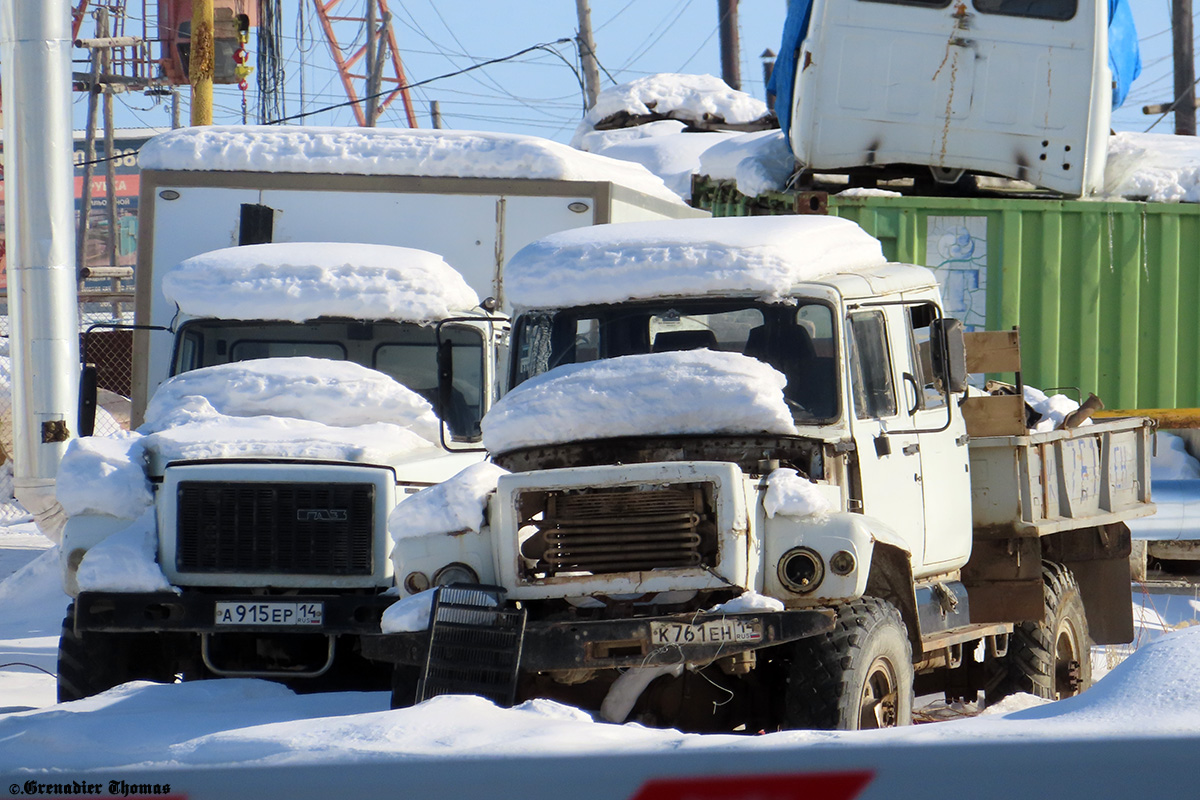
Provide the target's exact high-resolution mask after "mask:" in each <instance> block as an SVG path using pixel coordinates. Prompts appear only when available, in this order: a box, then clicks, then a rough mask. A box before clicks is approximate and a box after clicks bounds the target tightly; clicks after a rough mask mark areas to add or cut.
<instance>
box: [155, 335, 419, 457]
mask: <svg viewBox="0 0 1200 800" xmlns="http://www.w3.org/2000/svg"><path fill="white" fill-rule="evenodd" d="M199 400H203V401H204V402H203V403H202V404H197V403H196V401H199ZM214 413H215V414H221V415H224V416H228V417H257V416H268V415H271V416H277V417H291V418H294V419H301V420H308V421H310V422H317V423H320V424H322V425H333V426H342V427H345V426H353V425H368V424H373V423H376V422H386V423H390V424H394V425H401V426H403V427H407V428H412V429H413V430H414V431H416V432H417V433H418V434H419V435H421V436H422V437H423V438H425V439H428V440H429V441H431V442H433V441H437V439H438V421H437V417H436V416H435V415H434V413H433V407H432V406H431V405H430V404H429V403H428V402H427V401H426V400H425V398H423V397H421V395H419V394H417V393H416V392H414V391H412V390H411V389H409V388H408V387H406V386H404V385H402V384H400V383H398V382H397V381H395V380H393V379H392V378H391V377H389V376H387V375H385V374H383V373H382V372H378V371H376V370H373V369H368V368H367V367H364V366H361V365H359V364H355V363H354V362H352V361H333V360H329V359H323V358H307V357H303V356H298V357H294V358H262V359H257V360H254V361H237V362H234V363H231V364H217V365H214V366H211V367H204V368H202V369H197V370H192V371H191V372H185V373H183V374H181V375H176V376H175V377H173V378H171V379H170V380H168V381H166V382H164V383H163V384H162V385H161V386H160V387H159V388H158V391H156V392H155V393H154V397H152V398H151V399H150V403H149V405H147V407H146V422H145V424H144V425H142V427H141V428H139V431H140V432H142V433H155V432H157V431H161V430H165V429H167V428H170V427H173V426H175V425H178V424H186V423H187V422H192V421H196V420H198V419H208V418H210V417H211V415H212V414H214Z"/></svg>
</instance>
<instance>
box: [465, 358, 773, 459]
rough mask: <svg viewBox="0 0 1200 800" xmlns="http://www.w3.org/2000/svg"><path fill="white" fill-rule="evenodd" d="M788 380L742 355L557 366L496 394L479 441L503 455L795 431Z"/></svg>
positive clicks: (622, 359)
mask: <svg viewBox="0 0 1200 800" xmlns="http://www.w3.org/2000/svg"><path fill="white" fill-rule="evenodd" d="M786 384H787V378H785V377H784V376H783V374H782V373H780V372H777V371H776V370H774V369H772V368H771V367H769V366H767V365H766V364H764V363H762V362H761V361H757V360H755V359H753V358H749V357H747V356H744V355H742V354H741V353H725V352H714V351H711V350H689V351H683V352H669V353H648V354H645V355H634V356H620V357H618V358H610V359H605V360H603V361H593V362H589V363H586V364H571V365H567V366H562V367H557V368H555V369H552V370H550V371H549V372H546V373H544V374H542V375H539V376H537V377H534V378H531V379H529V380H527V381H525V382H524V383H522V384H521V385H520V386H518V387H516V388H515V389H513V390H512V391H511V392H509V393H508V394H507V395H505V396H504V397H502V398H501V399H500V400H499V401H498V402H497V403H496V405H494V406H493V407H492V410H491V411H489V412H488V414H487V415H486V416H485V417H484V418H483V445H484V447H486V448H487V449H488V450H489V451H490V452H493V453H504V452H508V451H510V450H518V449H520V448H523V447H534V446H537V445H544V444H557V443H562V442H575V441H584V440H588V439H605V438H609V437H614V436H644V435H670V434H689V433H776V434H794V433H795V432H796V427H795V425H794V424H793V422H792V415H791V413H790V412H789V411H788V408H787V405H786V404H785V403H784V399H783V388H784V386H785V385H786Z"/></svg>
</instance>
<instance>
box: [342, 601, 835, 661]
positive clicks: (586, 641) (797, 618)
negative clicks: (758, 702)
mask: <svg viewBox="0 0 1200 800" xmlns="http://www.w3.org/2000/svg"><path fill="white" fill-rule="evenodd" d="M833 619H834V618H833V612H832V611H828V610H823V609H804V610H798V611H772V612H752V613H740V614H721V613H707V614H676V615H673V616H664V617H644V618H637V619H619V620H587V621H569V622H528V623H526V626H525V637H524V639H523V641H522V648H521V667H520V668H521V670H522V671H524V672H552V671H557V670H577V669H606V668H617V667H656V666H671V665H674V664H707V663H710V662H712V661H714V660H716V659H718V658H724V657H726V656H731V655H736V654H738V653H742V652H747V651H750V650H758V649H760V648H764V647H771V646H774V645H779V644H785V643H787V642H793V641H796V640H799V639H804V638H807V637H809V636H816V635H818V634H822V633H826V632H828V631H831V630H833V626H834V622H833ZM734 620H736V621H738V622H740V623H743V624H753V623H755V622H757V623H759V624H760V625H761V632H762V635H761V638H759V639H758V640H756V641H740V642H730V641H724V642H721V643H718V644H708V643H703V642H700V641H696V640H693V641H691V642H687V641H672V640H671V639H673V638H674V636H667V635H665V628H666V626H673V625H676V626H686V627H685V628H680V629H678V630H680V631H685V630H687V629H690V630H699V629H700V628H703V627H705V626H718V627H720V626H724V625H727V624H729V623H730V622H732V621H734ZM681 638H682V637H681ZM361 641H362V652H363V655H364V656H366V657H367V658H369V659H372V660H375V661H387V662H391V663H393V664H409V665H418V666H420V665H424V663H425V656H426V652H427V651H428V649H429V631H428V630H424V631H414V632H411V633H387V634H380V633H375V634H373V635H366V636H363V637H362V640H361Z"/></svg>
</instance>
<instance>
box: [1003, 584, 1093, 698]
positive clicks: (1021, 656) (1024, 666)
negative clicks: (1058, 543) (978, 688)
mask: <svg viewBox="0 0 1200 800" xmlns="http://www.w3.org/2000/svg"><path fill="white" fill-rule="evenodd" d="M1042 587H1043V588H1042V595H1043V597H1044V599H1045V602H1046V610H1045V617H1044V619H1043V620H1042V621H1041V622H1023V623H1021V624H1020V625H1017V626H1016V627H1015V628H1014V629H1013V633H1012V637H1011V638H1010V640H1009V644H1008V655H1006V656H1004V658H1002V659H1000V660H999V661H998V663H997V667H998V673H999V675H998V679H997V680H995V681H993V683H994V686H993V687H991V688H989V690H988V693H987V698H988V702H989V703H994V702H997V701H998V700H1000V699H1002V698H1004V697H1007V696H1008V695H1010V694H1016V693H1018V692H1028V693H1029V694H1032V695H1036V696H1038V697H1041V698H1044V699H1046V700H1061V699H1062V698H1064V697H1072V696H1074V695H1077V694H1079V693H1080V692H1082V691H1083V690H1084V689H1086V688H1088V687H1089V686H1091V685H1092V657H1091V647H1092V640H1091V637H1090V636H1089V635H1088V624H1087V615H1086V614H1085V612H1084V608H1083V598H1082V597H1080V595H1079V584H1077V583H1076V582H1075V576H1074V575H1072V574H1071V570H1069V569H1067V568H1066V567H1064V566H1062V565H1061V564H1055V563H1053V562H1050V561H1043V562H1042Z"/></svg>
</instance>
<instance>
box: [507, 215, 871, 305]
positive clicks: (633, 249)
mask: <svg viewBox="0 0 1200 800" xmlns="http://www.w3.org/2000/svg"><path fill="white" fill-rule="evenodd" d="M884 263H886V260H885V259H884V257H883V248H882V246H881V245H880V243H879V240H877V239H875V238H874V237H873V236H871V235H869V234H868V233H866V232H865V231H864V230H863V229H862V228H860V227H858V225H856V224H855V223H853V222H851V221H849V220H845V219H840V218H838V217H817V216H780V217H736V218H735V217H727V218H720V219H687V220H664V221H656V222H628V223H618V224H612V225H596V226H593V227H589V228H577V229H574V230H570V231H563V232H561V233H556V234H552V235H550V236H547V237H545V238H543V239H540V240H538V241H536V242H533V243H532V244H530V245H527V246H526V247H524V248H522V249H521V250H520V251H519V252H517V254H516V255H514V256H513V257H512V260H511V261H509V263H508V266H507V267H506V268H505V273H506V274H505V290H506V292H507V294H508V298H509V300H510V302H512V304H513V305H514V306H517V307H521V308H565V307H569V306H576V305H587V304H592V303H619V302H622V301H625V300H635V299H649V298H655V297H664V296H666V297H671V296H693V297H694V296H702V295H707V294H720V293H730V292H736V293H753V294H756V295H759V296H761V297H763V298H765V299H768V300H778V299H781V298H783V297H785V296H786V295H787V294H788V292H789V291H790V290H791V288H792V286H794V285H796V284H797V283H802V282H804V281H811V280H817V279H819V278H821V277H824V276H828V275H833V274H837V273H839V272H853V271H858V270H861V269H863V268H868V267H876V266H878V265H881V264H884Z"/></svg>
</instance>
